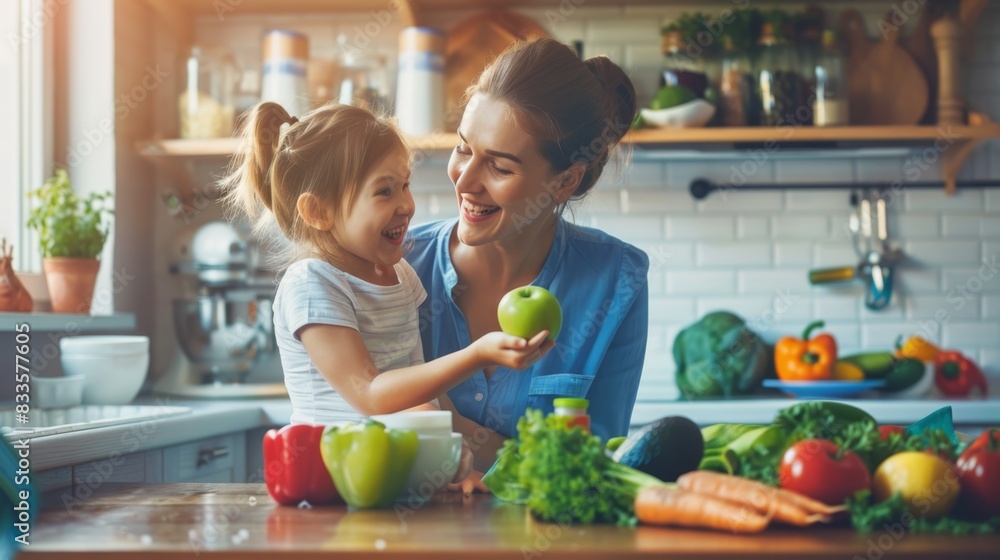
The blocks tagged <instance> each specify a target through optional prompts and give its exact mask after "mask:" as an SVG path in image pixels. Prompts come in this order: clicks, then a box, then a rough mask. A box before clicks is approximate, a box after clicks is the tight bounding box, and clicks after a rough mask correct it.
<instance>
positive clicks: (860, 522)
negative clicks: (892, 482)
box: [847, 490, 1000, 535]
mask: <svg viewBox="0 0 1000 560" xmlns="http://www.w3.org/2000/svg"><path fill="white" fill-rule="evenodd" d="M847 513H848V515H850V516H851V525H853V526H854V530H856V531H857V532H859V533H871V532H874V531H878V530H881V529H886V530H888V529H889V528H891V527H893V526H902V527H904V528H905V529H906V530H908V531H910V532H912V533H931V534H946V535H974V534H987V533H996V532H1000V518H993V519H991V520H989V521H985V522H982V523H976V522H972V521H962V520H960V519H955V518H953V517H948V516H945V517H942V518H940V519H936V520H934V521H930V520H927V519H922V518H916V517H914V516H913V515H912V514H910V513H909V511H908V510H907V509H906V504H904V503H903V498H902V496H900V495H899V494H898V493H897V494H894V495H893V496H892V497H891V498H889V499H887V500H884V501H882V502H878V503H872V502H871V491H869V490H862V491H860V492H858V493H857V494H855V495H854V496H853V497H852V498H848V499H847Z"/></svg>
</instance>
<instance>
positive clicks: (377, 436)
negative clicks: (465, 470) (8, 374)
mask: <svg viewBox="0 0 1000 560" xmlns="http://www.w3.org/2000/svg"><path fill="white" fill-rule="evenodd" d="M417 445H418V439H417V433H416V432H415V431H413V430H395V429H386V427H385V425H384V424H382V423H381V422H376V421H375V420H365V421H364V422H360V423H351V424H343V425H332V426H328V427H327V428H326V429H325V430H323V437H322V438H321V439H320V454H321V455H322V456H323V463H324V464H326V468H327V470H329V471H330V476H331V477H333V482H334V484H335V485H336V486H337V490H338V491H339V492H340V496H341V497H342V498H343V499H344V501H345V502H347V503H348V504H349V505H352V506H354V507H358V508H378V507H388V506H390V505H392V503H393V502H394V501H395V500H396V497H397V496H398V495H399V494H400V492H402V490H403V487H404V486H406V480H407V479H408V478H409V476H410V471H411V470H412V469H413V464H414V462H415V461H416V458H417Z"/></svg>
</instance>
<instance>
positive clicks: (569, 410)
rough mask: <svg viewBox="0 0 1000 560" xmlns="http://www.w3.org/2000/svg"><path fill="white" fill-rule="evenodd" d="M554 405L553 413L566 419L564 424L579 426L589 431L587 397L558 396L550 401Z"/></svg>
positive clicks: (588, 403)
mask: <svg viewBox="0 0 1000 560" xmlns="http://www.w3.org/2000/svg"><path fill="white" fill-rule="evenodd" d="M552 406H554V407H555V415H556V416H558V417H560V418H565V419H566V426H567V427H570V428H572V427H573V426H580V428H582V429H583V430H584V431H586V432H589V431H590V415H589V414H587V407H588V406H590V402H589V401H587V399H573V398H566V397H562V398H558V399H554V400H553V401H552Z"/></svg>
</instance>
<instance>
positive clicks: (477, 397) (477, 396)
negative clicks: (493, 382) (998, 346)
mask: <svg viewBox="0 0 1000 560" xmlns="http://www.w3.org/2000/svg"><path fill="white" fill-rule="evenodd" d="M481 400H483V394H482V393H476V402H479V401H481Z"/></svg>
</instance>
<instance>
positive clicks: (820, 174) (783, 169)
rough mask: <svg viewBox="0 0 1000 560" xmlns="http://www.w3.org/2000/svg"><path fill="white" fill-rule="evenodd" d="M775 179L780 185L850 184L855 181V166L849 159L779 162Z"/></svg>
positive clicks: (776, 166)
mask: <svg viewBox="0 0 1000 560" xmlns="http://www.w3.org/2000/svg"><path fill="white" fill-rule="evenodd" d="M775 178H776V179H777V180H778V182H779V183H805V184H811V183H824V182H825V183H850V182H852V181H854V164H853V162H852V161H851V160H849V159H808V160H807V159H802V160H788V161H779V162H777V164H776V165H775ZM837 192H840V191H837ZM842 194H844V195H846V194H847V193H842Z"/></svg>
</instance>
